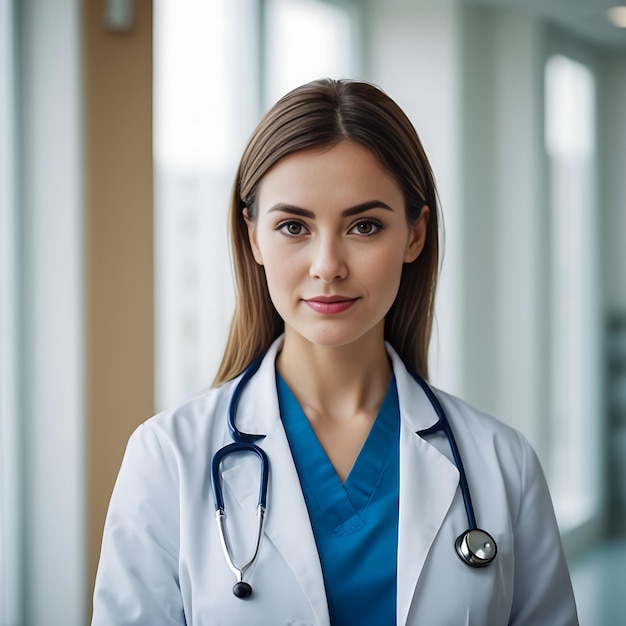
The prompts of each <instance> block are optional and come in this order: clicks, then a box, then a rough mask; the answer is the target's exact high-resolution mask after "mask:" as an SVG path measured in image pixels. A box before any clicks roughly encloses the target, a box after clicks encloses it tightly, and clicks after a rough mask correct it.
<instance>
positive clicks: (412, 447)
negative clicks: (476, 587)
mask: <svg viewBox="0 0 626 626" xmlns="http://www.w3.org/2000/svg"><path fill="white" fill-rule="evenodd" d="M388 350H389V354H390V356H391V357H392V361H393V365H394V374H395V376H396V384H397V386H398V397H399V403H400V420H401V428H400V512H399V521H398V580H397V584H398V591H397V593H398V599H397V611H398V614H397V623H398V624H405V623H406V622H407V618H408V615H409V611H410V609H411V603H412V601H413V597H414V595H415V590H416V587H417V584H418V580H419V577H420V575H421V573H422V570H423V568H424V564H425V562H426V559H427V557H428V553H429V551H430V548H431V546H432V544H433V541H434V540H435V537H436V536H437V533H438V532H439V529H440V528H441V525H442V524H443V521H444V519H445V517H446V515H447V513H448V510H449V508H450V505H451V504H452V500H453V499H454V496H455V493H456V491H457V489H458V484H459V473H458V470H457V469H456V467H455V466H454V464H453V463H451V462H450V461H449V460H448V459H447V458H446V457H445V456H444V455H443V454H441V453H440V452H439V451H438V450H437V449H436V448H435V447H434V446H432V445H430V444H429V443H428V441H426V440H424V439H423V438H422V437H420V436H419V435H417V434H416V433H417V431H419V430H422V429H424V428H428V427H429V426H432V425H433V424H434V423H435V422H436V421H437V415H436V414H435V411H434V409H433V407H432V405H431V404H430V402H429V400H428V398H427V397H426V395H425V394H424V392H423V391H422V389H421V387H419V385H417V384H416V382H415V380H414V379H413V377H412V376H411V375H410V374H409V373H408V372H407V370H406V368H405V366H404V364H403V363H402V361H401V360H400V358H399V357H398V356H397V354H395V352H393V350H392V349H390V348H388Z"/></svg>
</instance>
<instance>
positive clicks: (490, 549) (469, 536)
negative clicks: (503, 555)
mask: <svg viewBox="0 0 626 626" xmlns="http://www.w3.org/2000/svg"><path fill="white" fill-rule="evenodd" d="M455 547H456V553H457V554H458V555H459V558H460V559H461V560H462V561H463V562H464V563H466V564H467V565H470V566H471V567H486V566H487V565H489V563H491V562H492V561H493V560H494V559H495V558H496V554H497V553H498V548H497V546H496V542H495V540H494V538H493V537H492V536H491V535H490V534H489V533H488V532H486V531H484V530H481V529H480V528H473V529H470V530H466V531H465V532H464V533H462V534H461V535H459V536H458V538H457V540H456V542H455Z"/></svg>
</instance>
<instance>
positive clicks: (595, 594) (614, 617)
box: [570, 538, 626, 626]
mask: <svg viewBox="0 0 626 626" xmlns="http://www.w3.org/2000/svg"><path fill="white" fill-rule="evenodd" d="M570 573H571V575H572V584H573V586H574V594H575V595H576V604H577V605H578V616H579V619H580V626H626V538H625V539H614V540H609V541H607V542H605V543H602V544H601V545H599V546H598V547H597V548H594V549H593V550H591V551H590V552H589V553H587V554H585V555H583V556H581V557H579V558H578V559H576V560H575V561H574V562H572V563H570Z"/></svg>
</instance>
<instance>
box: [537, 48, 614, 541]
mask: <svg viewBox="0 0 626 626" xmlns="http://www.w3.org/2000/svg"><path fill="white" fill-rule="evenodd" d="M545 79H546V83H545V84H546V129H545V137H546V150H547V154H548V158H549V163H550V179H549V182H550V201H551V249H552V270H551V274H552V276H551V294H552V296H551V297H552V301H551V303H550V304H551V311H552V319H551V334H550V335H551V352H552V361H551V380H550V382H551V384H550V390H551V405H552V406H551V409H552V410H551V414H552V424H551V430H552V436H551V440H552V453H551V455H552V456H551V463H550V466H549V468H548V474H549V478H550V482H551V488H552V493H553V497H554V501H555V508H556V511H557V516H558V517H559V522H560V524H561V526H562V528H564V529H567V528H570V527H573V526H576V525H578V524H580V523H581V522H583V521H585V520H586V519H588V518H589V517H590V516H591V515H592V514H593V513H594V512H595V509H596V506H597V502H596V497H597V496H596V493H597V491H598V490H597V489H596V488H595V487H596V481H597V468H598V462H599V459H598V454H597V450H598V445H597V444H598V438H599V428H600V426H601V424H600V419H599V416H600V415H602V411H601V409H602V406H601V404H600V402H599V395H600V394H599V385H600V383H599V380H598V372H599V371H600V355H599V352H598V350H599V348H598V346H599V345H600V341H599V340H600V337H599V328H600V323H599V319H600V317H599V299H600V294H599V291H598V285H599V281H598V275H597V254H598V250H597V244H596V242H597V223H596V215H597V213H598V211H597V208H596V193H595V159H596V157H595V152H596V147H595V143H596V137H595V85H594V80H593V75H592V74H591V71H590V70H589V69H588V68H587V67H586V66H584V65H582V64H580V63H578V62H576V61H573V60H571V59H569V58H567V57H564V56H553V57H551V58H550V59H549V61H548V63H547V65H546V73H545Z"/></svg>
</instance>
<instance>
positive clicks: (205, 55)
mask: <svg viewBox="0 0 626 626" xmlns="http://www.w3.org/2000/svg"><path fill="white" fill-rule="evenodd" d="M320 41H323V43H324V45H323V46H320ZM351 41H352V39H351V21H350V14H349V12H348V10H347V9H344V8H341V6H339V5H332V4H328V3H326V2H321V1H313V0H289V1H288V2H287V1H285V0H229V1H228V2H207V1H206V0H156V1H155V3H154V120H155V121H154V174H155V294H156V295H155V321H156V324H155V328H156V331H155V332H156V339H155V347H156V373H155V376H156V385H155V387H156V398H155V402H156V406H157V408H159V409H160V408H163V407H165V406H172V405H175V404H176V403H178V402H180V401H181V400H183V399H184V398H185V397H188V396H190V395H191V394H193V393H195V392H197V391H199V390H201V389H202V388H206V387H207V386H208V385H209V384H210V382H211V380H212V379H213V377H214V375H215V372H216V371H217V368H218V366H219V362H220V359H221V355H222V352H223V349H224V346H225V343H226V337H227V333H228V325H229V322H230V318H231V315H232V310H233V306H234V293H233V286H232V276H231V269H230V260H229V254H228V242H227V234H226V232H227V231H226V219H227V208H228V202H229V194H230V189H231V185H232V182H233V179H234V174H235V169H236V165H237V161H238V159H239V156H240V154H241V152H242V151H243V148H244V146H245V143H246V141H247V138H248V136H249V134H250V133H251V132H252V130H253V128H254V126H255V125H256V123H257V121H258V120H259V117H260V111H261V110H262V109H265V108H266V107H267V106H268V105H269V104H270V103H271V102H273V101H274V100H275V99H276V98H277V97H279V96H280V95H282V94H283V93H284V92H286V91H287V90H289V89H291V88H292V87H295V86H297V85H298V84H300V83H302V82H306V81H308V80H311V79H313V78H317V77H320V76H328V75H330V76H334V77H338V76H345V75H350V74H351V73H352V63H353V60H352V49H353V46H352V45H351ZM264 42H265V43H264ZM263 94H266V95H263Z"/></svg>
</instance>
